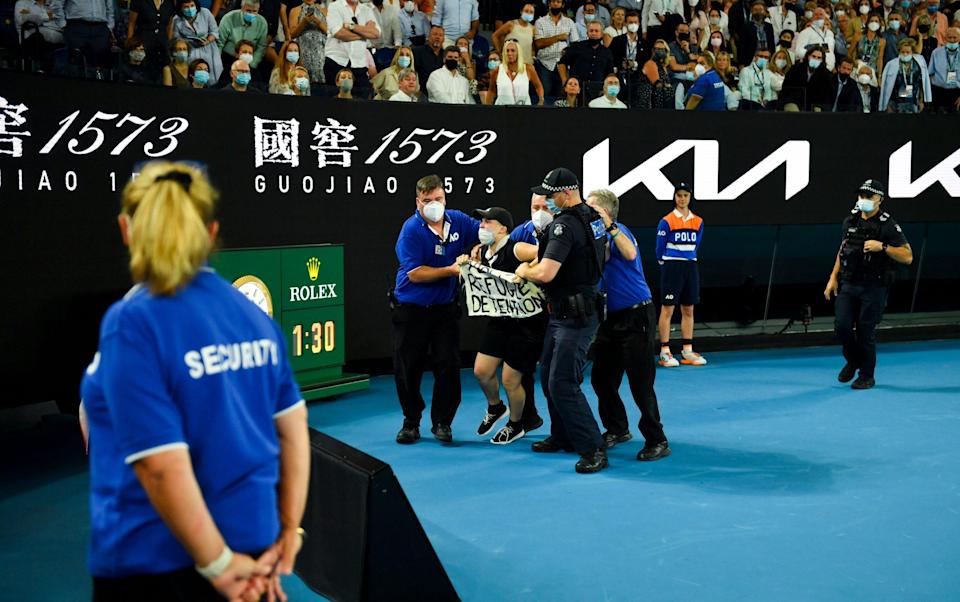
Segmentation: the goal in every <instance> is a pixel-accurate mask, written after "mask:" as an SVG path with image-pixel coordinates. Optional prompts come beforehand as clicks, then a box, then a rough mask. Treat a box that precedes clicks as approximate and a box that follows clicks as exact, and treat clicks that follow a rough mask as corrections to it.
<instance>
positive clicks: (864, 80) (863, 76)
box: [857, 73, 870, 86]
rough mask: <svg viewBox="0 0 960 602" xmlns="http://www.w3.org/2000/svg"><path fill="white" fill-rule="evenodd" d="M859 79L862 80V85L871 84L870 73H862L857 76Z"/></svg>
mask: <svg viewBox="0 0 960 602" xmlns="http://www.w3.org/2000/svg"><path fill="white" fill-rule="evenodd" d="M857 81H858V82H860V83H861V84H862V85H864V86H866V85H869V84H870V75H869V74H867V73H861V74H860V75H858V76H857Z"/></svg>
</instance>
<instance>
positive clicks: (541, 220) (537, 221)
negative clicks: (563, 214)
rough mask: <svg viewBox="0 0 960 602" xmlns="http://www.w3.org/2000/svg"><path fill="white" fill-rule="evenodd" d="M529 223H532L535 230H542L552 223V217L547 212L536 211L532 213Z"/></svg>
mask: <svg viewBox="0 0 960 602" xmlns="http://www.w3.org/2000/svg"><path fill="white" fill-rule="evenodd" d="M530 221H531V222H533V225H534V226H536V228H537V230H543V229H544V228H546V227H547V226H548V225H550V222H552V221H553V215H551V214H550V212H549V211H544V210H543V209H537V210H536V211H534V212H533V215H531V216H530Z"/></svg>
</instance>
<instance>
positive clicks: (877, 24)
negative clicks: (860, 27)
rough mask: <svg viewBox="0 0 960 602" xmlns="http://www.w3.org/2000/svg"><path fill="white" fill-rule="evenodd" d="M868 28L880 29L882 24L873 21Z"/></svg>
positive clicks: (871, 29)
mask: <svg viewBox="0 0 960 602" xmlns="http://www.w3.org/2000/svg"><path fill="white" fill-rule="evenodd" d="M867 29H869V30H870V31H879V30H880V24H879V23H877V22H876V21H873V22H872V23H870V25H867Z"/></svg>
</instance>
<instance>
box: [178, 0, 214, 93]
mask: <svg viewBox="0 0 960 602" xmlns="http://www.w3.org/2000/svg"><path fill="white" fill-rule="evenodd" d="M173 35H174V37H176V38H182V39H184V40H186V41H187V43H188V44H189V47H190V57H189V60H190V61H194V60H196V59H203V60H204V61H206V63H207V65H208V66H209V67H210V76H211V77H212V78H213V79H214V80H217V79H219V78H220V75H221V74H222V73H223V61H222V60H221V58H220V49H219V47H218V46H217V40H218V39H219V38H220V27H219V26H218V25H217V20H216V19H214V18H213V13H211V12H210V11H209V10H208V9H206V8H202V7H198V6H197V3H196V0H181V1H180V4H179V5H178V7H177V14H176V16H175V17H174V18H173Z"/></svg>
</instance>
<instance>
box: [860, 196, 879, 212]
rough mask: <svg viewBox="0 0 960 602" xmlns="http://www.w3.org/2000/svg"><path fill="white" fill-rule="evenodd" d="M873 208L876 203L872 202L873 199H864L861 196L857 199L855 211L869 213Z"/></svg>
mask: <svg viewBox="0 0 960 602" xmlns="http://www.w3.org/2000/svg"><path fill="white" fill-rule="evenodd" d="M875 208H876V203H874V202H873V199H865V198H863V197H860V198H858V199H857V211H862V212H864V213H870V212H871V211H873V210H874V209H875Z"/></svg>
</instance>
